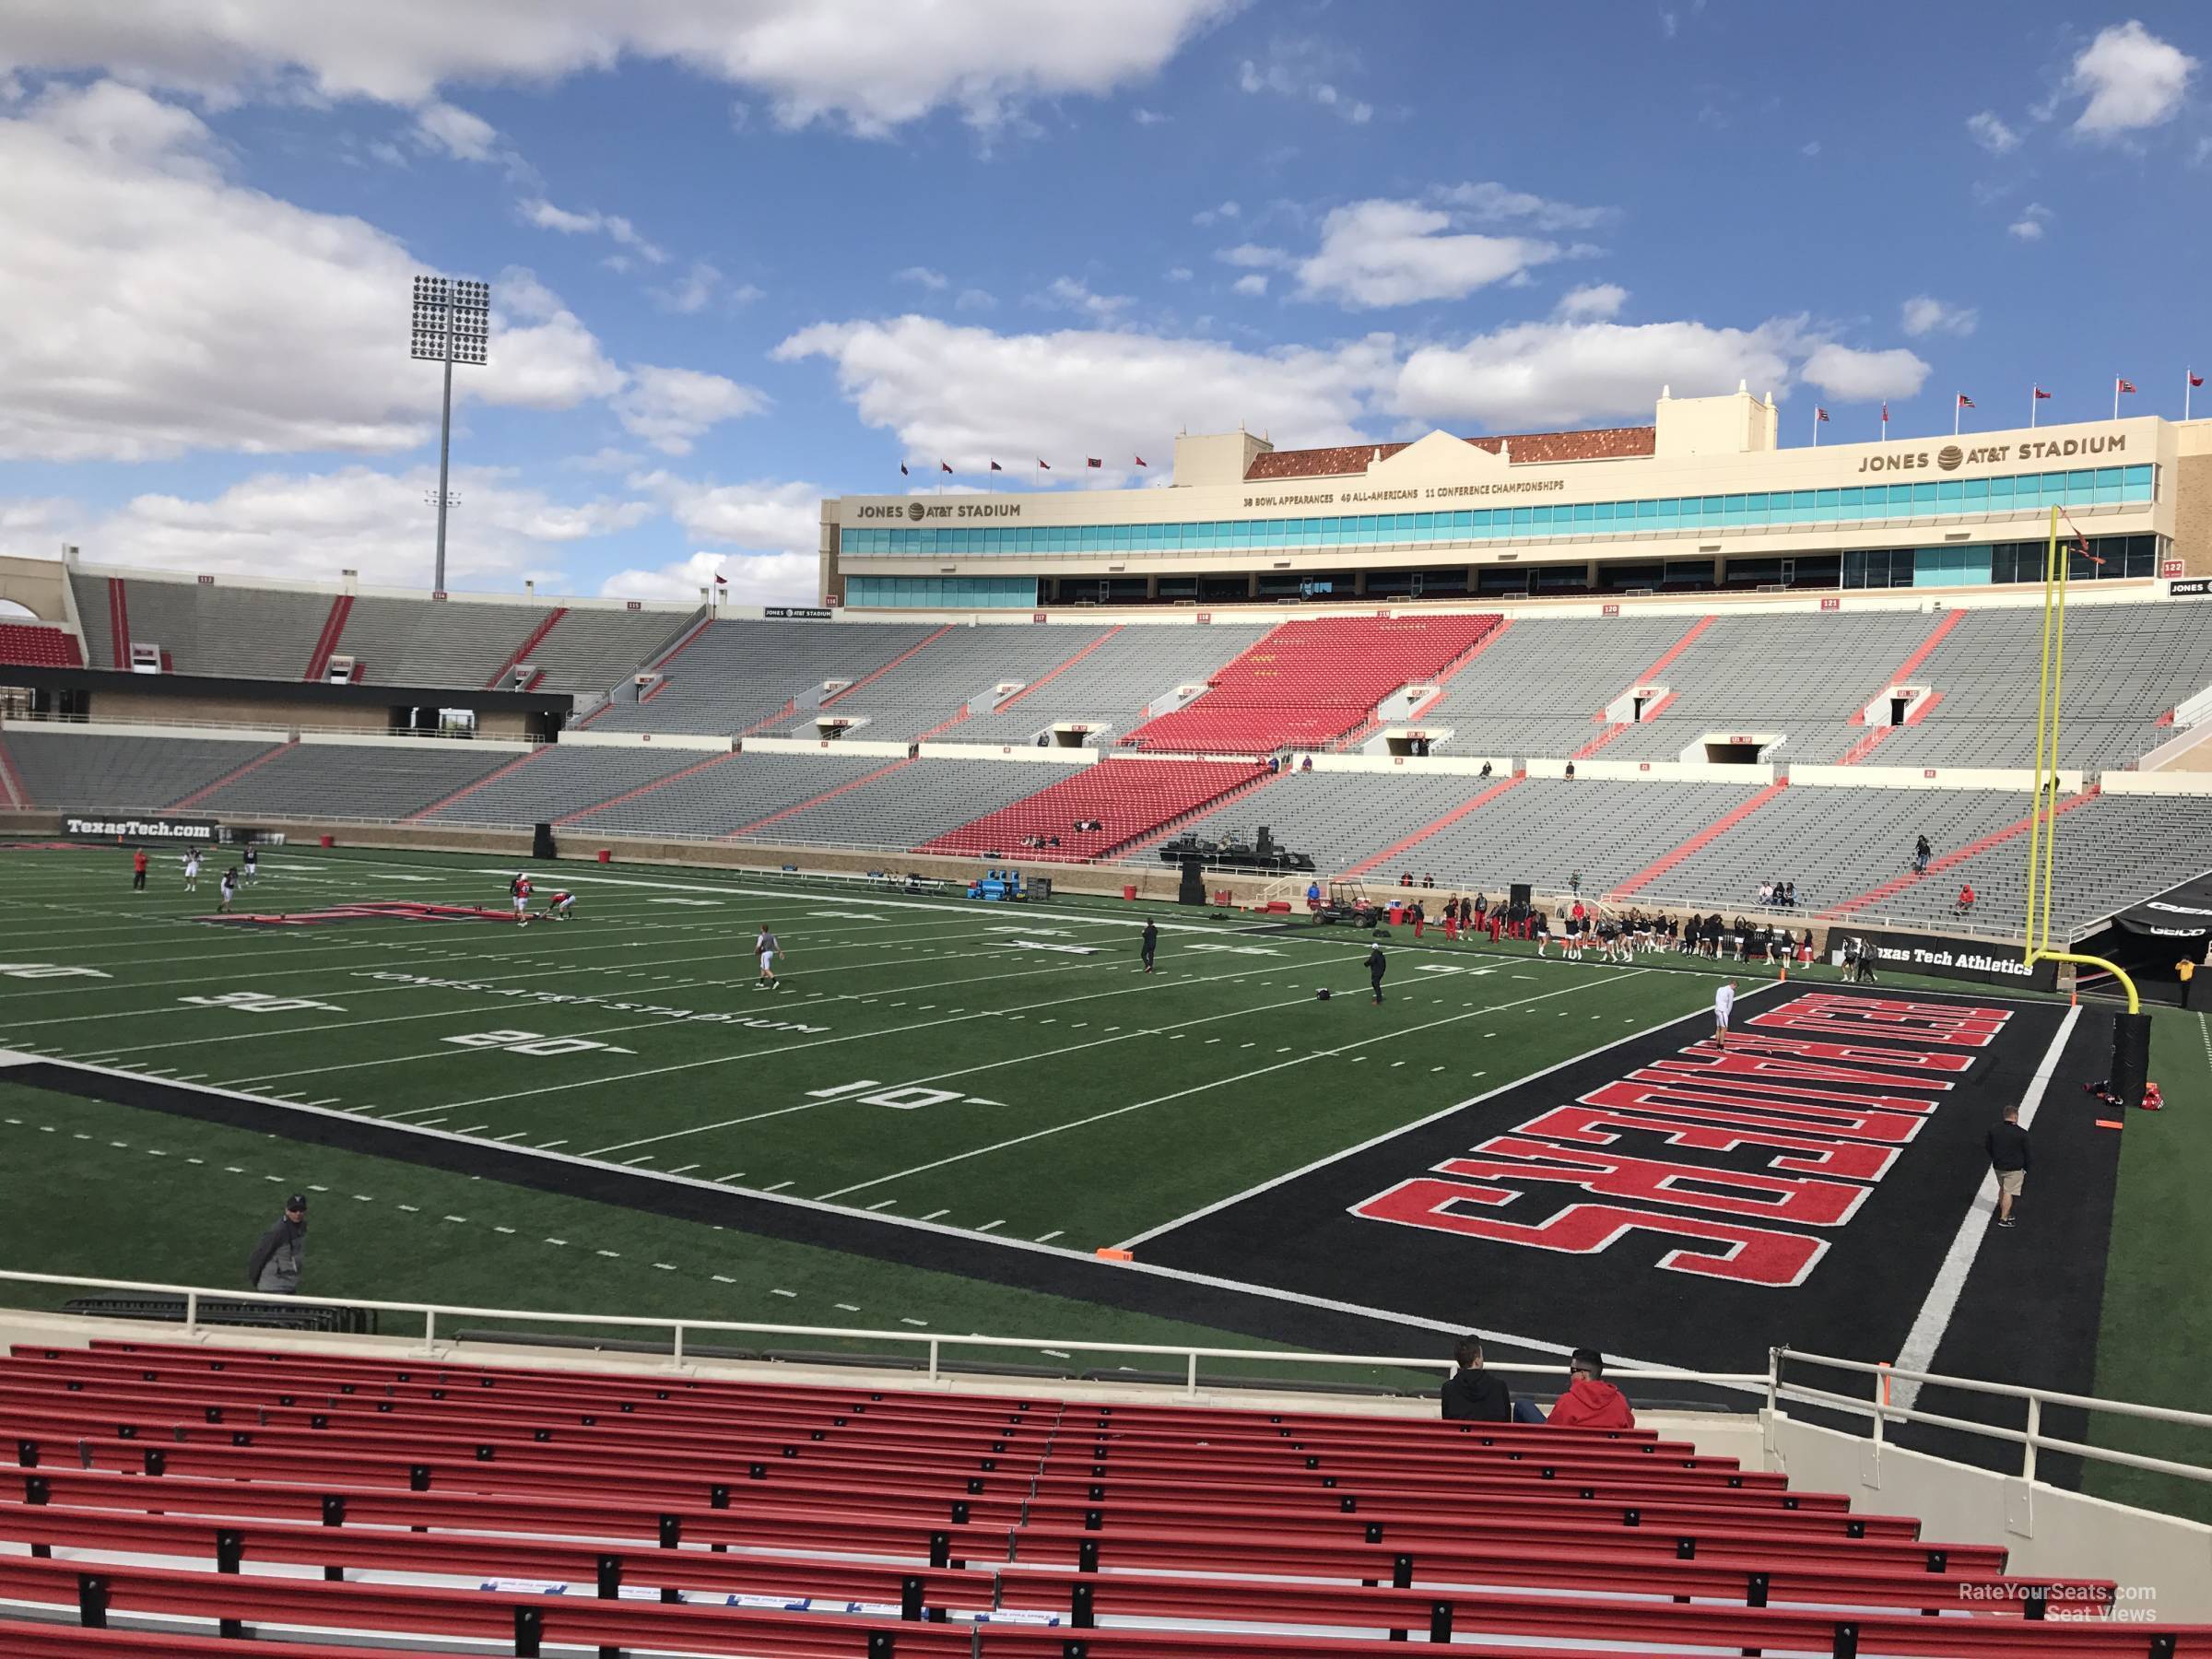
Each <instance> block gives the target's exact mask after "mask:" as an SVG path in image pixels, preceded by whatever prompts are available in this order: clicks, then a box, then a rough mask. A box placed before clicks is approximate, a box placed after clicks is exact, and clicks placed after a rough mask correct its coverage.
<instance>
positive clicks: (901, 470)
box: [899, 461, 913, 478]
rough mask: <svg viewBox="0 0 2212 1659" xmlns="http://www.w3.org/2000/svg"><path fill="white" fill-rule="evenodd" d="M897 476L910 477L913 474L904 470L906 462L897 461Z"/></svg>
mask: <svg viewBox="0 0 2212 1659" xmlns="http://www.w3.org/2000/svg"><path fill="white" fill-rule="evenodd" d="M899 476H900V477H902V478H906V477H912V476H913V475H912V474H911V473H909V472H908V471H907V470H906V463H905V462H903V461H901V462H900V463H899Z"/></svg>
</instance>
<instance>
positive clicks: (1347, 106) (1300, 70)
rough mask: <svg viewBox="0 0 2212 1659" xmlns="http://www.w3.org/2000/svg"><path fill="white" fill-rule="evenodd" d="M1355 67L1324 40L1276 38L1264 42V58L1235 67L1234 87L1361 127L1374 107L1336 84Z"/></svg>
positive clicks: (1346, 55) (1354, 60)
mask: <svg viewBox="0 0 2212 1659" xmlns="http://www.w3.org/2000/svg"><path fill="white" fill-rule="evenodd" d="M1358 68H1359V60H1358V59H1357V58H1356V57H1354V56H1353V55H1352V54H1351V53H1347V52H1346V51H1344V50H1343V49H1341V48H1339V47H1335V46H1331V45H1329V44H1328V43H1327V42H1325V41H1319V40H1314V39H1311V38H1305V39H1298V40H1285V39H1281V38H1277V39H1276V40H1274V41H1270V42H1269V43H1268V47H1267V52H1266V55H1265V56H1264V57H1261V58H1257V59H1254V58H1246V59H1244V60H1243V61H1242V62H1241V63H1240V64H1239V65H1237V85H1238V86H1239V87H1241V88H1243V89H1244V90H1245V91H1247V92H1272V93H1275V94H1277V96H1279V97H1283V98H1292V99H1298V100H1304V101H1309V102H1312V103H1315V104H1318V105H1319V106H1320V107H1321V108H1323V109H1324V110H1327V111H1328V112H1330V113H1331V114H1334V115H1340V116H1342V117H1343V118H1344V119H1345V120H1346V121H1348V122H1350V123H1351V124H1353V125H1355V126H1362V125H1365V124H1367V123H1368V122H1369V121H1371V120H1372V119H1373V118H1374V113H1375V111H1374V106H1373V105H1371V104H1370V103H1368V102H1366V101H1365V100H1361V99H1358V98H1355V97H1353V96H1352V95H1351V94H1349V93H1347V92H1346V91H1344V90H1343V89H1342V88H1339V87H1338V86H1337V84H1336V83H1337V81H1338V79H1339V78H1341V76H1343V75H1344V74H1345V73H1347V72H1357V70H1358Z"/></svg>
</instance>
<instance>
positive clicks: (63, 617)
mask: <svg viewBox="0 0 2212 1659" xmlns="http://www.w3.org/2000/svg"><path fill="white" fill-rule="evenodd" d="M63 569H64V567H63V565H62V561H61V560H60V559H25V558H22V557H21V556H19V555H17V554H12V553H11V554H0V599H12V600H14V601H15V602H16V603H17V604H18V605H19V606H22V607H23V608H24V609H25V610H27V611H29V613H30V614H31V615H32V616H34V617H36V618H39V620H40V621H41V622H58V623H61V624H63V625H64V626H69V625H71V624H73V623H74V622H75V618H73V617H71V616H70V614H69V602H68V596H67V590H68V586H69V584H68V583H67V582H65V581H64V580H63V576H62V571H63ZM78 643H79V644H80V645H81V644H82V643H83V641H81V640H80V641H78Z"/></svg>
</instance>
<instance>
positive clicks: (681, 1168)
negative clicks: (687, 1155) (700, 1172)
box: [668, 1164, 699, 1175]
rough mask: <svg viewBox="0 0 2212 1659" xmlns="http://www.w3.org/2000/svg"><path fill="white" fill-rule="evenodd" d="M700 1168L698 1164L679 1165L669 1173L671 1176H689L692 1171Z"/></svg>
mask: <svg viewBox="0 0 2212 1659" xmlns="http://www.w3.org/2000/svg"><path fill="white" fill-rule="evenodd" d="M698 1168H699V1166H698V1165H697V1164H678V1165H677V1167H676V1168H675V1169H673V1170H671V1171H668V1173H669V1174H671V1175H688V1174H690V1173H691V1171H694V1170H696V1169H698Z"/></svg>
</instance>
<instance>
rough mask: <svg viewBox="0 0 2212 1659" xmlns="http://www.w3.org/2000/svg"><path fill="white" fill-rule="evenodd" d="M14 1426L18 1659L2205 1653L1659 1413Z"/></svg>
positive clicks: (13, 1591)
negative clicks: (1799, 1480)
mask: <svg viewBox="0 0 2212 1659" xmlns="http://www.w3.org/2000/svg"><path fill="white" fill-rule="evenodd" d="M0 1432H4V1433H5V1435H6V1441H9V1442H12V1443H13V1445H14V1447H15V1458H16V1467H15V1468H13V1469H11V1470H10V1471H9V1479H8V1480H7V1481H6V1483H5V1485H0V1541H4V1542H5V1543H6V1545H7V1546H8V1548H7V1549H6V1551H0V1649H4V1650H5V1651H6V1652H7V1653H11V1654H16V1653H23V1654H39V1653H54V1654H71V1655H82V1654H107V1653H117V1654H127V1653H148V1654H150V1653H164V1654H192V1655H199V1654H207V1655H213V1654H215V1653H227V1652H235V1651H236V1649H235V1646H222V1645H218V1644H219V1643H220V1642H222V1641H225V1640H228V1641H231V1642H235V1641H236V1640H237V1639H240V1638H242V1637H245V1636H247V1635H248V1634H250V1633H253V1631H254V1630H255V1628H256V1627H259V1626H264V1625H275V1624H282V1625H288V1626H307V1627H312V1628H313V1629H314V1630H316V1631H317V1632H318V1633H319V1634H320V1636H321V1637H322V1638H323V1639H324V1640H326V1641H327V1640H331V1639H334V1638H335V1639H341V1640H344V1641H348V1642H356V1641H359V1642H368V1643H387V1644H390V1646H391V1647H393V1648H396V1647H399V1646H401V1645H403V1644H408V1643H413V1642H419V1641H433V1642H450V1641H471V1642H490V1643H497V1644H499V1646H500V1649H501V1650H503V1651H512V1652H514V1653H524V1654H535V1653H537V1652H539V1650H540V1648H541V1647H542V1646H543V1645H544V1644H547V1643H552V1644H556V1645H584V1646H591V1645H597V1646H599V1647H601V1648H602V1649H603V1650H607V1649H612V1648H615V1647H618V1646H619V1647H629V1648H641V1649H654V1650H661V1651H675V1652H683V1653H701V1654H730V1655H737V1654H747V1655H792V1656H794V1659H796V1656H797V1655H802V1654H804V1655H813V1656H826V1655H845V1654H850V1655H853V1659H860V1656H861V1655H867V1656H868V1659H900V1656H905V1659H914V1656H917V1655H928V1656H931V1659H935V1656H936V1655H944V1656H945V1659H954V1656H955V1655H966V1656H969V1659H973V1656H974V1655H978V1654H980V1655H983V1656H985V1659H1048V1656H1049V1659H1068V1656H1069V1655H1078V1656H1079V1659H1199V1656H1200V1655H1205V1656H1206V1659H1222V1656H1224V1655H1229V1654H1244V1653H1254V1652H1256V1651H1265V1653H1269V1654H1274V1655H1284V1656H1286V1659H1321V1656H1323V1655H1332V1654H1333V1655H1360V1654H1365V1653H1371V1652H1372V1653H1378V1654H1379V1653H1382V1652H1383V1651H1386V1650H1385V1648H1384V1645H1383V1644H1385V1643H1387V1642H1390V1641H1404V1640H1406V1636H1407V1634H1408V1633H1412V1634H1417V1635H1418V1636H1421V1637H1424V1638H1426V1639H1427V1640H1429V1641H1453V1640H1455V1639H1472V1640H1477V1641H1481V1642H1482V1643H1483V1644H1484V1652H1485V1653H1488V1654H1490V1655H1492V1656H1493V1659H1500V1656H1502V1659H1511V1656H1512V1655H1522V1656H1524V1659H1535V1655H1536V1654H1538V1653H1542V1654H1546V1655H1551V1656H1553V1659H1594V1653H1596V1652H1598V1651H1600V1650H1602V1649H1605V1648H1607V1647H1611V1648H1612V1649H1614V1651H1618V1645H1619V1644H1624V1643H1628V1644H1638V1645H1639V1647H1640V1650H1641V1651H1645V1652H1648V1653H1654V1655H1655V1659H1664V1656H1665V1655H1667V1654H1676V1653H1681V1652H1682V1651H1683V1650H1684V1649H1686V1648H1699V1649H1705V1650H1713V1649H1722V1650H1726V1651H1731V1652H1736V1651H1745V1650H1758V1649H1765V1650H1768V1651H1778V1652H1792V1653H1836V1654H1852V1655H1857V1654H1865V1655H1869V1656H1871V1655H1874V1654H1913V1655H1930V1654H1943V1655H1959V1656H1964V1659H1971V1656H1974V1655H1983V1654H1986V1655H1992V1656H1993V1659H1994V1656H1995V1655H2020V1654H2038V1653H2051V1654H2066V1655H2083V1656H2088V1655H2096V1656H2099V1659H2102V1656H2104V1655H2112V1656H2113V1659H2118V1656H2119V1655H2131V1656H2139V1655H2147V1654H2160V1653H2162V1654H2165V1655H2169V1656H2171V1659H2195V1656H2197V1655H2201V1654H2205V1653H2212V1628H2206V1627H2194V1626H2181V1625H2171V1624H2160V1625H2146V1624H2143V1623H2138V1622H2135V1621H2133V1620H2132V1619H2131V1620H2127V1621H2123V1620H2121V1619H2118V1618H2113V1617H2111V1614H2112V1606H2113V1601H2114V1586H2113V1585H2112V1583H2109V1582H2106V1581H2100V1580H2093V1579H2080V1578H2049V1577H2041V1576H2031V1577H2023V1576H2017V1575H2011V1574H2008V1573H2007V1571H2006V1552H2005V1550H2004V1549H2003V1548H2002V1547H1998V1546H1994V1545H1981V1544H1952V1543H1946V1542H1940V1541H1933V1540H1928V1539H1924V1538H1923V1537H1922V1536H1921V1535H1920V1526H1919V1524H1918V1523H1917V1522H1916V1521H1914V1520H1912V1519H1911V1518H1910V1517H1905V1516H1896V1515H1880V1514H1866V1513H1859V1512H1853V1510H1851V1509H1850V1507H1849V1505H1848V1503H1847V1502H1846V1500H1844V1499H1843V1498H1841V1496H1838V1495H1835V1494H1830V1493H1820V1492H1811V1491H1796V1490H1794V1489H1792V1488H1790V1487H1789V1486H1788V1484H1787V1482H1786V1480H1785V1479H1784V1477H1782V1476H1781V1475H1778V1474H1772V1473H1769V1472H1765V1471H1761V1470H1757V1469H1747V1468H1744V1467H1740V1466H1739V1465H1737V1464H1736V1462H1735V1459H1733V1458H1728V1457H1715V1456H1712V1455H1707V1454H1701V1453H1698V1452H1697V1451H1696V1449H1695V1448H1694V1446H1693V1445H1691V1444H1690V1443H1689V1442H1688V1441H1682V1440H1675V1439H1665V1438H1662V1437H1661V1436H1660V1435H1659V1434H1658V1433H1656V1432H1655V1431H1653V1430H1650V1429H1637V1430H1588V1429H1553V1428H1550V1427H1547V1426H1545V1425H1540V1424H1539V1425H1530V1426H1523V1425H1508V1424H1494V1423H1469V1422H1450V1423H1447V1422H1441V1421H1437V1420H1434V1419H1431V1418H1422V1419H1415V1418H1403V1417H1395V1416H1392V1417H1382V1416H1357V1415H1351V1414H1345V1413H1330V1412H1320V1411H1300V1410H1285V1409H1277V1408H1274V1407H1273V1406H1263V1407H1260V1408H1254V1409H1232V1408H1228V1407H1220V1406H1199V1405H1190V1404H1180V1403H1179V1404H1175V1405H1165V1404H1154V1403H1134V1404H1133V1403H1127V1402H1124V1401H1120V1400H1116V1401H1112V1402H1100V1401H1097V1400H1094V1399H1082V1398H1070V1399H1058V1398H1053V1397H1049V1396H1045V1395H1017V1394H951V1393H943V1392H937V1391H935V1390H931V1391H928V1392H923V1391H919V1390H917V1391H913V1392H904V1391H901V1390H900V1389H897V1388H895V1387H889V1386H885V1385H883V1384H882V1383H881V1382H879V1381H878V1380H876V1379H872V1378H869V1377H866V1376H855V1377H854V1378H853V1380H852V1381H850V1382H839V1383H836V1384H832V1385H806V1384H798V1383H786V1382H780V1381H779V1382H767V1381H756V1380H752V1379H749V1378H748V1379H744V1380H738V1379H735V1378H732V1379H710V1378H703V1377H700V1376H698V1375H694V1374H690V1373H681V1374H668V1373H658V1372H655V1373H644V1372H618V1371H590V1370H571V1369H561V1370H535V1369H529V1368H525V1367H514V1368H509V1367H505V1366H500V1367H490V1366H478V1365H470V1364H455V1363H449V1362H447V1361H443V1360H438V1359H418V1358H398V1359H394V1358H391V1357H386V1356H378V1355H371V1354H367V1353H358V1352H330V1351H300V1350H297V1349H294V1350H291V1351H265V1350H260V1349H255V1348H253V1347H219V1346H218V1347H202V1346H200V1345H198V1344H196V1343H195V1344H194V1345H192V1346H190V1347H186V1346H183V1345H182V1344H178V1345H169V1344H164V1343H161V1342H159V1341H130V1342H94V1343H93V1344H92V1345H91V1346H90V1347H46V1346H18V1347H14V1348H12V1349H11V1350H10V1352H9V1355H8V1357H7V1359H6V1360H5V1361H4V1362H0ZM318 1567H319V1568H320V1569H321V1570H322V1571H321V1574H320V1576H319V1577H312V1576H307V1574H308V1571H309V1570H312V1569H314V1568H318ZM2052 1608H2056V1609H2059V1612H2058V1613H2057V1614H2055V1615H2054V1616H2053V1617H2051V1618H2044V1613H2045V1611H2046V1609H2052ZM149 1618H161V1619H163V1620H164V1621H166V1622H165V1624H164V1626H163V1633H162V1634H160V1635H159V1636H142V1635H140V1634H138V1633H137V1632H135V1631H134V1630H124V1629H123V1628H121V1625H122V1623H123V1621H125V1620H129V1621H132V1622H133V1623H135V1624H138V1625H139V1626H140V1627H141V1628H143V1625H144V1621H146V1620H147V1619H149ZM1100 1621H1105V1622H1100ZM1263 1630H1264V1631H1265V1635H1264V1636H1262V1635H1261V1634H1260V1632H1261V1631H1263ZM293 1633H294V1634H297V1633H298V1632H297V1631H295V1632H293ZM57 1635H58V1636H62V1637H65V1638H66V1640H65V1641H54V1640H52V1639H53V1638H55V1637H56V1636H57ZM211 1637H212V1638H214V1640H212V1641H211V1640H209V1639H210V1638H211ZM1255 1642H1257V1643H1262V1644H1264V1645H1263V1646H1256V1647H1255ZM285 1651H286V1652H288V1653H301V1654H308V1653H318V1652H324V1651H330V1652H335V1651H336V1650H318V1649H312V1648H307V1647H298V1648H295V1647H293V1646H291V1645H290V1644H289V1643H288V1644H287V1646H286V1650H285ZM343 1651H345V1652H347V1653H351V1654H353V1655H355V1659H359V1654H361V1653H364V1652H379V1651H388V1650H385V1649H364V1648H361V1647H355V1646H348V1647H347V1648H346V1649H345V1650H343ZM418 1651H419V1650H418Z"/></svg>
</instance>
